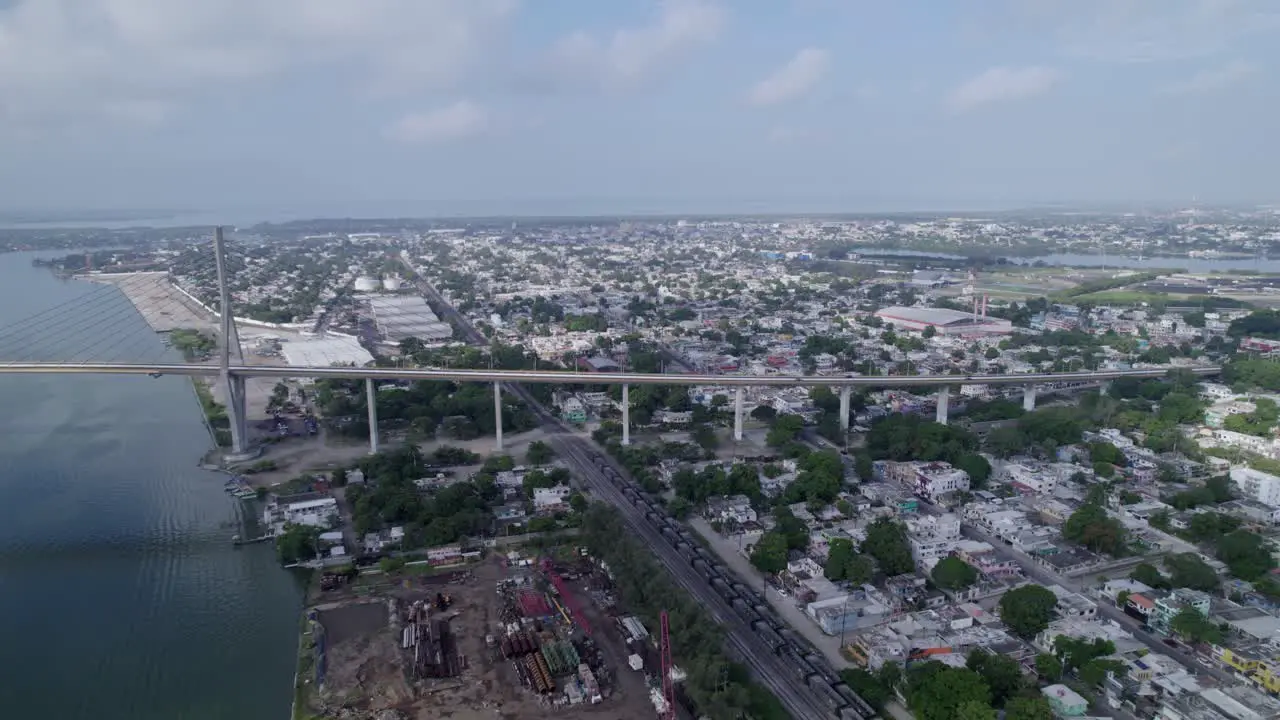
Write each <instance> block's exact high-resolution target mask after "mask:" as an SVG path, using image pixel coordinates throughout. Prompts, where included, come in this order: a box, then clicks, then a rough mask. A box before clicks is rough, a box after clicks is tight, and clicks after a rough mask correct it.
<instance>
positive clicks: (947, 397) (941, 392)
mask: <svg viewBox="0 0 1280 720" xmlns="http://www.w3.org/2000/svg"><path fill="white" fill-rule="evenodd" d="M950 404H951V388H950V387H948V386H946V385H943V386H942V387H940V388H938V413H937V415H935V416H934V420H936V421H937V423H938V424H939V425H946V424H947V411H948V410H949V409H950Z"/></svg>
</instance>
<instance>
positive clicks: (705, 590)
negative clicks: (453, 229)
mask: <svg viewBox="0 0 1280 720" xmlns="http://www.w3.org/2000/svg"><path fill="white" fill-rule="evenodd" d="M405 264H406V265H408V263H407V261H406V262H405ZM417 285H418V287H419V289H420V290H421V291H422V292H423V294H424V295H425V296H426V297H427V298H428V299H429V300H431V301H433V302H434V304H435V305H436V310H437V311H438V313H439V315H440V317H441V318H442V319H444V320H446V321H448V322H450V323H451V324H452V325H453V326H454V327H455V328H456V329H457V330H458V332H460V333H462V334H463V335H464V337H465V338H466V340H467V341H468V342H470V343H472V344H475V345H482V346H485V345H487V344H488V342H487V340H485V338H484V337H483V336H482V335H481V334H480V333H479V332H478V331H476V329H475V328H474V327H473V326H472V325H471V324H470V323H469V322H467V320H466V318H464V317H462V315H461V314H460V313H458V311H457V310H456V309H455V308H454V307H453V306H452V305H450V304H449V303H447V302H445V300H444V298H443V297H442V296H441V295H440V294H439V293H438V292H437V291H436V290H435V288H433V287H431V285H429V284H428V283H426V282H425V281H422V280H419V281H418V283H417ZM504 389H505V390H507V391H509V392H511V393H513V394H514V395H516V396H517V397H519V398H520V399H521V400H522V401H524V402H525V404H526V405H528V407H529V408H530V409H532V410H533V412H534V413H535V414H537V416H538V418H539V419H540V420H541V421H542V423H543V426H544V428H546V431H547V440H548V442H549V443H550V444H551V446H552V448H554V449H555V451H556V453H557V454H558V455H559V457H560V458H561V459H562V460H563V461H565V462H566V463H567V464H569V465H570V466H571V468H572V470H573V472H574V477H575V478H576V479H577V480H578V482H580V483H581V484H582V485H583V486H584V487H585V488H586V489H587V490H588V491H590V493H591V494H592V496H593V497H595V498H597V499H599V500H603V501H604V502H607V503H609V504H610V505H612V506H614V507H615V508H617V509H618V511H619V513H620V515H621V517H622V518H623V521H624V522H625V523H626V524H627V525H628V526H629V527H630V528H631V530H632V532H633V533H634V534H635V535H637V536H638V537H639V538H640V539H641V540H642V541H643V543H644V545H645V546H647V547H648V548H649V549H650V550H651V551H652V552H653V553H654V555H655V556H656V557H657V558H658V560H659V561H660V562H661V563H662V564H663V565H664V566H665V567H666V568H667V571H668V572H669V573H670V574H671V576H672V578H673V579H674V580H675V581H676V583H677V584H678V585H680V586H681V587H682V588H683V589H684V590H685V591H686V592H688V593H689V594H690V595H691V596H693V598H694V599H696V600H697V601H698V602H699V603H700V604H701V605H702V606H703V607H704V608H705V609H706V610H707V612H708V613H709V614H710V615H711V617H712V619H713V620H715V621H716V622H717V623H718V624H720V625H721V626H722V627H723V628H724V630H725V636H726V640H727V645H728V649H729V650H730V651H731V653H732V654H734V655H736V656H737V658H738V659H740V660H741V661H742V662H743V663H744V664H745V665H746V666H747V668H748V669H749V670H750V671H751V674H752V676H753V677H754V678H755V679H756V680H757V681H758V682H759V683H760V684H761V685H763V686H764V687H765V688H767V689H768V690H769V691H770V692H772V693H773V694H774V695H775V696H776V697H777V698H778V700H779V701H780V702H781V703H782V704H783V706H784V707H785V708H786V709H787V711H788V713H789V714H790V715H791V716H792V717H793V718H795V720H821V719H823V718H830V717H833V715H834V713H833V712H832V711H831V710H829V709H828V708H827V707H826V706H824V705H823V704H822V703H821V702H820V701H819V700H818V699H817V697H816V695H817V694H816V693H813V692H811V691H809V690H808V688H806V687H805V686H804V685H802V684H800V683H796V682H794V681H793V680H792V678H793V674H792V673H790V672H788V671H787V668H785V667H783V665H782V662H783V661H782V659H781V658H780V657H778V656H777V655H774V654H773V651H772V649H771V648H770V647H769V646H768V645H766V644H765V643H764V641H763V640H762V639H761V638H760V637H759V635H758V634H757V633H755V632H754V631H753V630H752V629H751V628H750V627H749V626H747V625H746V623H744V622H743V621H742V620H741V619H740V618H739V617H738V616H737V615H736V614H735V613H734V612H733V610H732V609H731V608H730V607H729V605H728V603H727V602H726V601H725V600H724V598H722V597H721V596H720V595H718V594H717V593H716V592H715V591H713V590H712V589H711V587H710V585H709V584H708V583H707V581H706V579H705V578H703V577H702V576H700V575H698V574H697V573H696V572H695V571H694V569H693V568H692V566H690V564H689V563H688V562H687V561H686V560H685V559H684V558H683V557H681V556H680V554H679V553H678V552H676V550H675V548H674V547H673V546H672V545H671V544H670V543H668V542H667V541H666V539H665V538H663V537H662V536H661V534H660V533H659V531H658V530H657V529H656V528H655V527H654V526H653V524H651V523H650V522H649V520H648V519H647V518H646V517H645V516H644V513H643V511H641V510H640V509H639V508H637V507H636V506H635V505H632V504H631V503H630V502H629V501H628V500H627V498H626V497H624V496H623V494H622V492H621V491H620V490H619V489H618V488H617V487H616V486H615V485H614V483H613V481H612V480H611V479H610V478H609V477H608V476H606V474H605V468H608V469H609V471H610V472H612V473H614V474H617V475H618V476H620V477H624V478H625V477H628V475H627V473H626V471H625V470H624V469H622V468H620V467H618V465H617V463H615V462H614V461H613V459H612V458H610V457H609V456H608V455H607V454H606V453H605V452H604V451H603V450H601V449H600V448H598V447H596V445H595V444H594V443H593V442H591V441H590V440H585V439H583V438H581V437H579V436H578V435H576V434H575V433H573V432H572V431H571V430H570V429H569V428H568V427H566V426H565V425H564V424H563V423H562V422H561V421H560V419H559V418H558V417H556V416H555V414H554V413H552V412H551V411H550V410H548V409H547V408H546V407H545V406H543V405H542V404H541V403H539V402H538V401H537V400H536V399H535V398H534V397H533V396H532V395H531V394H530V393H529V392H528V390H526V389H525V388H524V387H523V386H521V385H519V384H515V383H511V384H508V385H505V386H504Z"/></svg>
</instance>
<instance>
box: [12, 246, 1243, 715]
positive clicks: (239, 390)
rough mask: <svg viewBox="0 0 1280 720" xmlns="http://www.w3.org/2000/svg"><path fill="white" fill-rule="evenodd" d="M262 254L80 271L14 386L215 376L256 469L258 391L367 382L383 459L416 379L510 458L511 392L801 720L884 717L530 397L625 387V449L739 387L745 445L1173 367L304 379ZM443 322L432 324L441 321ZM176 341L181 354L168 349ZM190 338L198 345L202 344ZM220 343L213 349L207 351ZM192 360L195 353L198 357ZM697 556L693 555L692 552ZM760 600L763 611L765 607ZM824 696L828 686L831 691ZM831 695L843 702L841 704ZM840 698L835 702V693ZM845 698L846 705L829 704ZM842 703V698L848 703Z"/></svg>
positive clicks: (18, 369)
mask: <svg viewBox="0 0 1280 720" xmlns="http://www.w3.org/2000/svg"><path fill="white" fill-rule="evenodd" d="M254 254H255V248H253V247H252V246H249V245H246V244H244V243H241V242H239V241H237V240H235V239H233V238H225V237H224V236H223V233H222V231H221V229H218V230H217V231H216V232H215V237H214V242H213V243H212V247H210V246H209V245H208V244H194V245H191V246H189V247H185V248H181V249H178V250H175V251H174V252H173V253H172V254H170V255H168V256H167V258H166V260H165V261H164V262H163V263H160V264H158V265H149V266H147V267H144V268H141V270H143V271H141V272H130V273H118V272H110V273H107V272H99V271H96V270H95V269H94V268H93V267H92V266H91V263H89V262H87V261H86V263H85V265H86V267H84V268H79V269H78V270H79V271H78V272H76V273H75V276H74V277H72V278H70V279H68V281H67V282H68V286H67V288H66V290H67V293H66V294H67V295H68V298H67V299H65V300H64V301H62V302H60V303H57V304H55V305H53V306H52V307H48V308H45V309H43V310H41V311H39V312H36V313H33V314H32V315H31V316H30V317H28V318H27V319H25V320H22V321H20V322H17V323H13V324H11V325H9V326H6V327H0V373H8V374H18V375H21V374H68V375H71V374H103V375H120V376H124V375H152V376H163V375H180V376H189V377H193V378H196V379H197V380H198V381H199V382H204V380H203V379H204V378H212V379H214V380H215V385H216V386H217V387H218V388H219V392H220V394H221V396H222V398H223V400H224V402H225V404H226V406H227V415H228V418H229V420H230V430H231V436H232V437H231V447H230V451H231V452H230V453H229V454H228V459H229V460H231V461H236V460H240V459H245V458H249V457H252V454H253V438H252V437H251V436H250V432H249V427H248V425H247V422H246V397H247V392H246V388H247V384H248V383H251V382H254V381H258V380H260V379H267V380H268V381H274V380H276V379H281V378H317V379H323V378H346V379H355V380H363V381H364V382H365V388H366V391H367V397H368V401H367V408H368V412H369V428H370V435H371V437H370V447H371V449H373V450H376V449H377V447H378V439H377V428H378V419H377V402H376V401H375V396H376V384H377V383H378V382H379V381H395V380H416V381H447V382H483V383H493V384H494V402H495V406H496V407H495V417H496V427H495V435H496V438H497V445H498V448H499V449H501V447H502V425H501V423H502V393H503V392H504V390H505V391H507V392H510V393H511V394H514V395H515V396H517V397H519V398H521V399H522V400H523V401H524V402H525V403H526V404H527V405H528V406H529V407H530V408H532V409H533V411H534V412H535V414H536V415H537V416H538V417H539V419H540V420H541V421H542V422H543V424H544V427H546V428H547V429H548V430H549V433H548V441H549V442H551V444H552V446H553V447H554V449H555V450H556V451H557V454H558V456H559V457H560V458H561V459H562V460H563V461H564V462H566V463H568V464H569V465H570V466H571V467H572V468H573V469H574V471H575V473H574V474H575V478H576V479H577V481H578V482H580V483H581V485H582V486H583V487H585V488H586V489H587V490H589V491H590V492H591V494H592V496H593V497H594V498H596V499H598V500H601V501H604V502H608V503H610V504H612V505H614V506H616V507H617V508H618V509H619V510H620V512H621V514H622V518H623V520H624V522H625V523H626V524H627V525H628V527H629V529H630V530H631V531H632V532H634V533H635V535H636V536H637V537H640V538H642V540H643V541H644V542H645V543H646V544H647V545H648V546H649V547H651V548H652V550H653V552H654V553H655V555H656V556H657V557H658V558H659V560H660V561H662V562H663V564H664V565H665V566H666V568H667V569H668V570H669V571H670V572H671V574H672V576H673V577H674V578H675V579H676V581H677V582H678V583H679V584H680V585H681V586H682V587H683V588H684V589H685V590H687V591H688V592H689V593H690V594H691V595H692V596H693V597H694V598H696V599H697V600H698V601H699V602H700V603H701V604H703V605H704V606H705V607H706V608H707V610H708V612H710V613H711V615H712V617H713V618H714V619H715V620H717V621H718V622H720V623H721V624H722V625H723V626H724V627H725V629H726V635H727V643H726V644H727V646H728V648H729V650H730V651H731V652H732V653H733V654H734V655H736V656H737V657H738V658H739V659H740V660H741V661H742V662H743V663H745V664H746V666H747V667H748V668H749V669H750V670H751V671H752V674H753V675H754V676H755V677H756V678H757V679H758V680H759V681H760V682H761V683H762V684H764V685H765V686H766V687H767V688H768V689H769V690H770V691H772V692H773V693H774V694H775V695H776V696H777V697H778V699H779V700H780V701H781V702H782V703H783V705H784V706H785V707H786V708H787V709H788V711H789V712H790V713H791V715H792V716H793V717H796V718H800V719H801V720H811V719H812V720H817V719H818V718H831V717H839V718H859V719H860V718H868V717H873V716H874V711H872V710H871V709H870V707H869V706H867V705H866V704H865V703H864V702H862V701H861V698H858V697H857V695H856V694H854V693H852V691H851V690H850V689H849V688H848V686H847V685H844V684H843V683H842V682H841V681H840V680H839V679H838V676H837V675H836V674H835V673H834V671H833V670H832V667H831V666H830V664H829V663H827V662H826V661H825V660H824V659H822V657H821V656H820V654H817V653H815V652H814V650H813V649H812V648H810V647H809V646H808V645H807V644H806V643H804V642H803V641H802V640H799V639H798V638H795V636H794V633H791V632H790V631H786V632H782V626H781V625H780V624H779V620H778V619H777V618H776V617H774V616H772V615H771V614H769V612H768V610H767V609H766V610H765V611H763V612H761V611H760V610H759V609H758V608H759V607H766V608H767V606H756V607H755V608H754V609H752V610H751V612H753V613H756V615H755V616H754V618H755V619H752V618H749V617H744V616H743V611H742V610H741V608H740V607H739V605H738V604H737V603H734V604H730V599H729V598H727V597H725V595H724V592H725V591H724V590H723V589H721V590H716V589H714V588H713V586H712V583H711V582H710V580H709V579H708V575H707V574H706V573H707V572H709V571H707V570H703V571H701V572H698V571H696V570H695V567H697V563H699V562H701V563H706V564H707V565H709V566H710V567H712V568H713V569H716V572H717V573H718V575H716V576H717V577H718V576H719V575H723V576H724V577H728V578H732V574H731V573H730V572H729V571H728V570H727V569H724V568H723V567H722V566H719V564H718V561H716V560H714V559H713V558H709V557H704V556H703V555H702V554H700V555H699V556H698V558H697V561H696V562H695V563H694V564H692V565H691V563H690V561H689V560H688V558H687V557H686V555H687V552H688V551H689V550H690V546H692V547H693V549H694V550H695V551H696V550H697V549H698V548H697V543H689V542H687V541H682V539H681V538H682V537H684V536H683V535H682V534H681V529H680V528H678V527H675V526H674V521H672V520H670V518H668V517H667V516H666V515H665V510H664V509H663V506H662V503H661V501H660V500H653V499H651V498H648V497H646V496H645V495H644V494H643V493H642V492H641V491H640V490H639V488H638V487H637V486H636V485H635V484H634V483H632V482H631V481H630V480H629V479H628V478H627V476H626V474H625V470H624V469H623V468H621V467H619V466H618V465H617V463H615V462H614V461H613V460H612V459H611V458H609V457H608V456H607V455H605V454H603V453H602V452H600V450H599V448H598V447H596V446H595V445H594V444H592V443H591V442H590V441H589V440H587V439H585V438H583V437H581V436H580V435H578V434H576V433H574V432H572V431H570V430H569V429H568V428H567V426H565V425H564V424H563V423H561V422H560V421H559V419H558V418H556V417H555V415H554V414H553V413H552V412H551V411H549V410H548V409H547V408H546V407H544V406H543V405H541V404H540V403H539V402H538V401H537V399H536V398H534V397H533V396H532V395H531V394H530V393H529V392H528V391H527V390H526V389H525V387H524V386H525V384H529V383H551V384H564V385H586V384H590V385H620V386H621V387H622V394H623V403H622V407H623V442H624V443H626V442H629V435H630V419H629V409H630V407H629V402H628V388H629V387H630V386H632V385H644V384H662V385H673V384H674V385H707V386H717V387H725V388H732V391H733V394H734V418H735V420H734V435H735V439H738V440H741V439H742V428H743V415H744V402H743V393H744V389H745V388H747V387H757V386H791V387H811V386H828V387H831V388H833V389H835V390H837V391H838V392H839V396H840V400H841V410H842V412H841V413H840V415H841V418H842V422H843V423H844V425H845V429H847V423H848V418H849V414H850V413H849V409H850V395H851V391H852V390H853V389H854V388H856V387H876V388H884V387H916V388H920V387H935V388H938V389H939V394H938V403H937V404H938V409H937V416H936V418H937V420H938V421H939V422H946V421H947V407H948V399H949V397H950V394H949V389H950V388H951V387H954V386H956V385H961V384H987V385H1005V386H1009V385H1012V386H1021V387H1022V388H1023V389H1024V392H1023V400H1024V406H1026V407H1033V406H1034V403H1035V400H1036V391H1037V388H1040V387H1060V386H1062V385H1070V384H1085V383H1098V382H1105V381H1108V380H1112V379H1117V378H1123V377H1139V378H1159V377H1163V376H1165V375H1166V374H1167V372H1168V369H1166V368H1153V369H1139V370H1120V371H1105V372H1073V373H1039V374H1021V375H968V376H960V375H946V376H855V377H819V376H762V377H755V376H724V375H696V374H657V373H630V372H624V373H577V372H565V371H541V370H472V369H450V368H442V369H421V368H401V367H334V366H310V367H298V366H288V365H282V364H279V361H278V360H276V359H274V358H270V359H268V358H261V357H255V356H254V355H253V354H252V353H250V355H249V356H246V354H245V353H244V352H243V350H242V348H241V335H242V334H244V335H245V336H247V337H249V336H252V335H254V334H257V335H269V334H282V335H290V336H292V337H298V338H301V337H305V336H308V335H310V334H312V333H315V332H324V331H325V330H326V325H327V318H326V317H324V315H322V316H321V318H320V320H319V321H317V322H315V323H309V324H307V325H305V326H299V325H294V324H290V323H274V324H273V323H265V322H254V321H251V320H245V319H243V318H241V319H236V318H235V317H234V315H235V313H234V311H233V312H223V309H224V308H228V309H234V308H237V307H242V306H243V305H246V304H249V303H256V304H257V305H258V306H259V307H271V302H272V301H271V298H264V297H261V296H260V295H259V296H255V290H254V289H253V288H246V287H241V286H239V285H238V284H237V274H238V273H239V272H240V271H241V270H243V268H244V267H245V266H246V263H248V262H249V261H250V259H251V258H252V257H254ZM418 289H419V290H420V292H421V293H422V294H423V295H424V296H425V297H427V298H428V299H429V300H430V301H431V302H433V303H434V304H435V306H436V307H435V310H436V311H438V312H439V315H440V316H441V317H444V318H445V319H447V320H448V321H450V322H451V323H453V324H454V325H455V328H456V331H457V333H458V334H459V335H460V336H461V337H462V338H464V340H465V341H466V342H467V343H468V344H471V345H487V340H485V339H484V338H483V337H482V336H481V335H480V334H479V333H478V332H477V331H476V329H475V328H474V327H472V326H471V325H470V324H469V323H468V322H467V320H466V319H465V318H464V317H462V316H461V315H460V314H458V313H457V311H456V310H455V309H454V308H452V307H451V306H450V305H449V304H448V303H447V302H446V301H445V300H444V298H442V297H441V296H440V295H439V293H437V292H436V291H435V289H434V288H432V287H430V286H429V285H426V284H425V283H420V284H419V288H418ZM436 319H437V318H436V315H435V313H432V314H431V315H430V317H427V316H425V314H424V317H423V318H422V320H423V321H424V322H429V321H434V320H436ZM184 330H199V331H201V332H203V333H206V337H207V338H212V341H210V342H205V341H201V342H202V343H203V344H202V345H200V346H199V347H197V348H196V349H197V350H198V352H194V353H191V359H188V358H186V357H184V355H183V353H182V352H180V351H179V349H178V348H177V347H175V345H178V344H180V343H178V342H177V340H176V339H175V333H174V331H184ZM163 333H169V335H168V337H169V338H170V342H164V341H162V340H161V337H160V336H161V334H163ZM190 339H191V338H190V336H188V338H187V340H188V341H190ZM206 345H207V347H206ZM189 349H190V348H188V350H189ZM1191 370H1192V372H1194V373H1196V374H1198V375H1213V374H1216V373H1218V372H1219V371H1220V368H1218V367H1216V366H1205V367H1197V368H1192V369H1191ZM682 553H684V554H682ZM739 585H740V583H734V590H733V592H734V593H738V595H737V597H738V598H739V599H741V598H744V597H746V596H745V595H743V594H742V593H746V592H747V591H746V590H745V589H743V590H741V591H739V590H738V589H737V588H738V586H739ZM752 602H754V601H752ZM761 622H764V623H766V625H767V626H768V629H770V632H771V633H773V636H774V637H777V636H778V635H781V637H782V638H784V639H785V640H784V641H782V644H781V645H771V644H770V643H769V641H768V640H767V635H765V634H763V633H764V628H765V626H763V625H760V623H761ZM797 662H799V663H803V664H804V666H805V667H809V668H812V669H813V674H812V675H810V676H806V678H805V680H804V683H805V686H800V685H797V684H796V682H794V681H793V679H792V678H793V677H794V676H795V673H796V670H797V665H796V663H797ZM819 686H824V687H819ZM827 691H830V692H827ZM833 694H834V695H833ZM833 696H835V697H837V698H838V699H837V700H836V701H835V702H842V703H844V704H843V705H834V706H833V705H832V704H831V702H823V701H821V700H820V699H819V698H821V697H826V698H827V699H828V701H830V700H831V698H832V697H833ZM839 698H842V699H839Z"/></svg>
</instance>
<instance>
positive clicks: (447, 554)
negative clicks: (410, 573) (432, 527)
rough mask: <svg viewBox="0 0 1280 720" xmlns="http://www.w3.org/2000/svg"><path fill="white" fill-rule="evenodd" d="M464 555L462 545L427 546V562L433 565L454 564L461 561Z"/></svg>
mask: <svg viewBox="0 0 1280 720" xmlns="http://www.w3.org/2000/svg"><path fill="white" fill-rule="evenodd" d="M462 556H463V552H462V546H460V545H445V546H443V547H433V548H427V562H429V563H431V564H432V565H452V564H454V563H457V562H460V561H461V560H462Z"/></svg>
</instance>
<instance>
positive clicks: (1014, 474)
mask: <svg viewBox="0 0 1280 720" xmlns="http://www.w3.org/2000/svg"><path fill="white" fill-rule="evenodd" d="M999 477H1000V479H1002V480H1004V481H1006V482H1009V483H1011V484H1013V485H1015V486H1017V487H1018V488H1019V489H1021V490H1026V491H1029V492H1033V493H1042V494H1048V493H1051V492H1053V490H1054V488H1056V487H1058V474H1057V473H1056V472H1051V471H1049V469H1048V468H1046V467H1044V465H1043V464H1038V463H1025V464H1024V463H1016V462H1007V463H1005V464H1004V465H1003V466H1001V468H1000V472H999Z"/></svg>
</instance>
